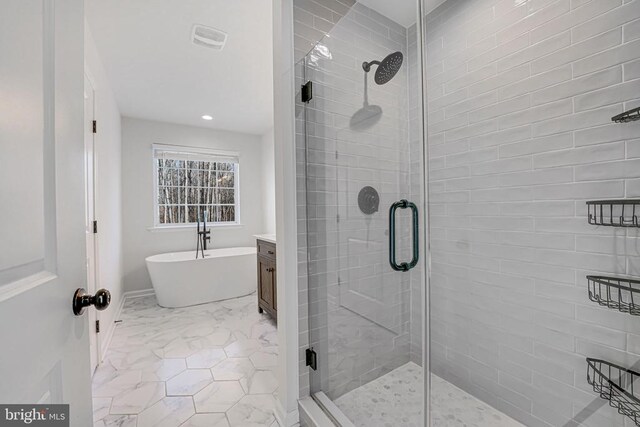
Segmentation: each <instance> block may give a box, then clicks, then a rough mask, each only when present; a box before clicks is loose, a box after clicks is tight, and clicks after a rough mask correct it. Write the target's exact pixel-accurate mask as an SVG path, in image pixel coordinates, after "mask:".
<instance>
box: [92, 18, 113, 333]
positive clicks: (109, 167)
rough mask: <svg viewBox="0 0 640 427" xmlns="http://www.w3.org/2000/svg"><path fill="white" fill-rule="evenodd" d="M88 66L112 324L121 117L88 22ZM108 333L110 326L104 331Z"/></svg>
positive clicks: (107, 315)
mask: <svg viewBox="0 0 640 427" xmlns="http://www.w3.org/2000/svg"><path fill="white" fill-rule="evenodd" d="M85 66H86V71H87V74H89V77H90V79H91V80H92V84H93V86H94V90H95V103H96V108H95V111H96V119H97V121H98V133H97V135H96V149H95V153H96V192H95V195H96V219H97V221H98V286H99V287H101V288H106V289H108V290H109V291H110V292H111V298H112V300H111V307H110V308H109V310H106V311H103V312H102V313H100V316H101V317H100V322H101V324H102V325H106V326H107V327H111V326H112V325H113V321H114V320H115V319H114V316H115V315H116V314H117V307H118V306H119V305H120V301H121V299H122V217H121V212H122V210H121V200H122V198H121V193H122V185H121V174H120V167H121V151H122V150H121V148H122V141H121V133H122V132H121V118H120V111H119V110H118V106H117V104H116V100H115V96H114V94H113V92H112V90H111V86H110V85H109V81H108V80H107V76H106V74H105V71H104V67H103V64H102V61H101V60H100V56H99V54H98V51H97V49H96V45H95V42H94V40H93V37H92V36H91V33H90V30H89V27H88V25H86V24H85ZM105 331H106V334H105V335H108V333H109V332H108V331H109V330H108V329H106V330H105Z"/></svg>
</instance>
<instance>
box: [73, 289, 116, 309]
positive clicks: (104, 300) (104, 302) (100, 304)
mask: <svg viewBox="0 0 640 427" xmlns="http://www.w3.org/2000/svg"><path fill="white" fill-rule="evenodd" d="M110 303H111V292H109V291H108V290H106V289H100V290H99V291H97V292H96V294H95V295H90V294H88V293H87V290H86V289H84V288H78V289H76V292H75V293H74V294H73V314H75V315H76V316H81V315H82V314H83V313H84V309H85V308H87V307H89V306H91V305H93V306H94V307H95V308H96V310H100V311H102V310H104V309H105V308H107V307H109V304H110Z"/></svg>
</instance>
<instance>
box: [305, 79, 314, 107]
mask: <svg viewBox="0 0 640 427" xmlns="http://www.w3.org/2000/svg"><path fill="white" fill-rule="evenodd" d="M312 99H313V82H312V81H311V80H309V81H308V82H306V83H305V84H304V85H303V86H302V102H304V103H307V102H309V101H311V100H312Z"/></svg>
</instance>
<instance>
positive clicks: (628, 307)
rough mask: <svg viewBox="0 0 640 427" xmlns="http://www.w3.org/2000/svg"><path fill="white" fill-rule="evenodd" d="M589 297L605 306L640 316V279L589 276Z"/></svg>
mask: <svg viewBox="0 0 640 427" xmlns="http://www.w3.org/2000/svg"><path fill="white" fill-rule="evenodd" d="M587 281H588V283H589V299H590V300H591V301H593V302H597V303H598V304H600V305H601V306H603V307H608V308H611V309H614V310H618V311H621V312H623V313H629V314H632V315H634V316H640V280H632V279H625V278H621V277H607V276H587Z"/></svg>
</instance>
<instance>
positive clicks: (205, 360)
mask: <svg viewBox="0 0 640 427" xmlns="http://www.w3.org/2000/svg"><path fill="white" fill-rule="evenodd" d="M226 358H227V353H225V352H224V350H222V349H205V350H200V351H198V352H197V353H195V354H192V355H191V356H189V357H187V366H188V367H189V368H211V367H213V366H215V365H217V364H218V363H220V362H221V361H223V360H224V359H226Z"/></svg>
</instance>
